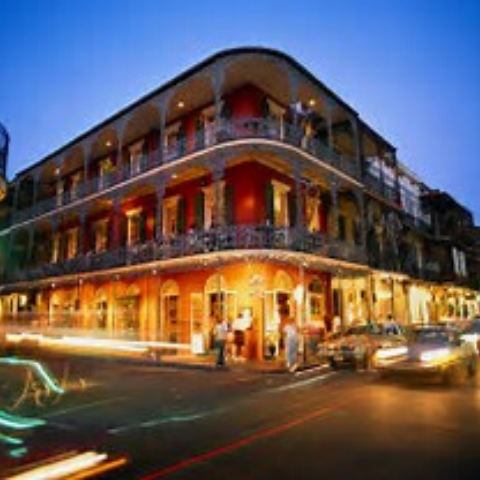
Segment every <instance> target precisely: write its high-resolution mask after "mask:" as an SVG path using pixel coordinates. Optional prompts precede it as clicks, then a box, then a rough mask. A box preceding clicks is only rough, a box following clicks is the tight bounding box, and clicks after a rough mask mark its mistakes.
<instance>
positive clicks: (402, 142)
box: [0, 0, 480, 222]
mask: <svg viewBox="0 0 480 480" xmlns="http://www.w3.org/2000/svg"><path fill="white" fill-rule="evenodd" d="M238 46H266V47H271V48H275V49H279V50H283V51H284V52H286V53H287V54H289V55H291V56H293V57H294V58H295V59H297V60H298V61H299V62H300V63H302V64H303V65H304V66H305V67H306V68H307V69H309V70H310V71H311V72H312V73H313V74H314V75H315V76H316V77H318V78H319V79H320V80H322V81H323V82H324V83H326V84H327V85H328V86H329V87H330V88H331V89H332V90H334V91H335V92H336V93H337V94H339V95H340V96H341V97H342V98H343V99H344V100H345V101H347V102H348V103H349V104H350V105H351V106H352V107H353V108H354V109H355V110H357V111H358V112H359V113H360V116H361V117H362V118H363V119H364V120H365V121H366V122H367V123H369V124H370V125H371V126H372V127H373V128H375V129H376V130H377V131H378V132H379V133H380V134H382V135H383V136H384V137H385V138H387V139H388V140H389V141H390V142H391V143H392V144H393V145H395V146H396V147H397V149H398V158H399V159H400V160H401V161H402V162H403V163H405V164H407V165H408V166H409V167H410V168H411V169H412V170H414V171H415V172H416V173H417V174H419V175H420V177H421V178H422V179H423V180H424V181H425V182H426V183H427V184H428V185H429V186H430V187H433V188H440V189H442V190H446V191H448V192H449V193H451V194H452V195H453V196H455V198H457V200H458V201H460V202H461V203H462V204H464V205H465V206H466V207H468V208H469V209H470V210H471V211H472V212H473V213H474V214H475V217H476V220H477V222H480V194H479V190H480V1H475V0H445V1H444V0H389V1H381V0H377V1H374V0H356V1H355V0H337V1H332V0H327V1H324V0H254V1H251V0H242V1H241V2H240V1H239V2H233V1H232V2H226V1H222V0H201V1H188V0H186V1H183V2H175V1H161V0H156V1H155V0H136V1H135V0H82V1H80V0H70V1H62V0H30V1H28V0H0V121H1V122H2V123H4V124H5V126H6V127H7V129H8V130H9V132H10V135H11V137H12V144H11V153H10V161H9V176H10V178H11V177H12V176H13V175H14V174H15V172H17V171H18V170H20V169H23V168H24V167H26V166H27V165H30V164H32V163H34V162H36V161H37V160H39V159H41V158H43V157H44V156H46V155H47V154H48V153H50V152H52V151H54V150H56V149H57V148H59V147H60V146H62V145H63V144H65V143H67V142H68V141H69V140H71V139H72V138H73V137H74V136H77V135H78V134H80V133H82V132H83V131H85V130H87V129H88V128H90V127H92V126H94V125H95V124H97V123H99V122H100V121H101V120H103V119H104V118H106V117H107V116H109V115H111V114H112V113H114V112H116V111H118V110H120V109H121V108H123V107H124V106H126V105H127V104H129V103H130V102H132V101H134V100H136V99H137V98H138V97H140V96H141V95H144V94H145V93H147V92H149V91H151V90H153V89H155V88H156V87H158V86H159V85H161V84H163V83H164V82H166V81H167V80H169V79H171V78H172V77H174V76H176V75H177V74H179V73H181V72H182V71H183V70H185V69H186V68H188V67H190V66H192V65H194V64H196V63H198V62H200V61H201V60H203V59H204V58H205V57H207V56H210V55H211V54H213V53H215V52H217V51H219V50H222V49H225V48H231V47H238Z"/></svg>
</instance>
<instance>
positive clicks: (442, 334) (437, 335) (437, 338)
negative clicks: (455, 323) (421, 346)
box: [414, 329, 453, 345]
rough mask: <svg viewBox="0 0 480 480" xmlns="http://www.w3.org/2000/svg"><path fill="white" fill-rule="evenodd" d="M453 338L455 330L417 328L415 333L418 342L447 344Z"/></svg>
mask: <svg viewBox="0 0 480 480" xmlns="http://www.w3.org/2000/svg"><path fill="white" fill-rule="evenodd" d="M452 339H453V332H448V331H447V330H443V329H424V330H417V331H416V332H415V334H414V340H415V342H416V343H428V344H431V343H433V344H436V345H446V344H448V343H450V342H451V340H452Z"/></svg>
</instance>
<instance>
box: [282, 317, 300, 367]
mask: <svg viewBox="0 0 480 480" xmlns="http://www.w3.org/2000/svg"><path fill="white" fill-rule="evenodd" d="M283 333H284V335H285V360H286V364H287V369H288V370H289V371H290V372H294V371H295V370H296V369H297V351H298V330H297V326H296V324H295V321H294V320H292V319H291V320H289V321H288V322H287V323H286V325H285V326H284V327H283Z"/></svg>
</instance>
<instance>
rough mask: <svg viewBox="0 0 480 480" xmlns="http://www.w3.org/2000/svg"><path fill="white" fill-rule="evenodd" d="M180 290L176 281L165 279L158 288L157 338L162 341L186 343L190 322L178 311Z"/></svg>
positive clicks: (188, 337)
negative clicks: (158, 322) (158, 318)
mask: <svg viewBox="0 0 480 480" xmlns="http://www.w3.org/2000/svg"><path fill="white" fill-rule="evenodd" d="M179 308H180V290H179V288H178V283H177V282H176V281H174V280H167V281H166V282H165V283H164V284H163V285H162V288H161V290H160V325H159V339H160V340H161V341H164V342H174V343H188V342H189V341H190V322H189V321H188V319H186V318H182V317H181V316H180V312H179Z"/></svg>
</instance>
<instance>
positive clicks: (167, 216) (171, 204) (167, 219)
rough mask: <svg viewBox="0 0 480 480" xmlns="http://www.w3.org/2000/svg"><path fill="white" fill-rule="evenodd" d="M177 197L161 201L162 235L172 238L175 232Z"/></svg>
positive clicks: (178, 197)
mask: <svg viewBox="0 0 480 480" xmlns="http://www.w3.org/2000/svg"><path fill="white" fill-rule="evenodd" d="M179 199H180V196H179V195H175V196H174V197H169V198H166V199H165V200H164V201H163V207H162V208H163V235H165V236H166V237H173V236H175V235H176V234H177V233H178V232H177V219H178V201H179Z"/></svg>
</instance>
